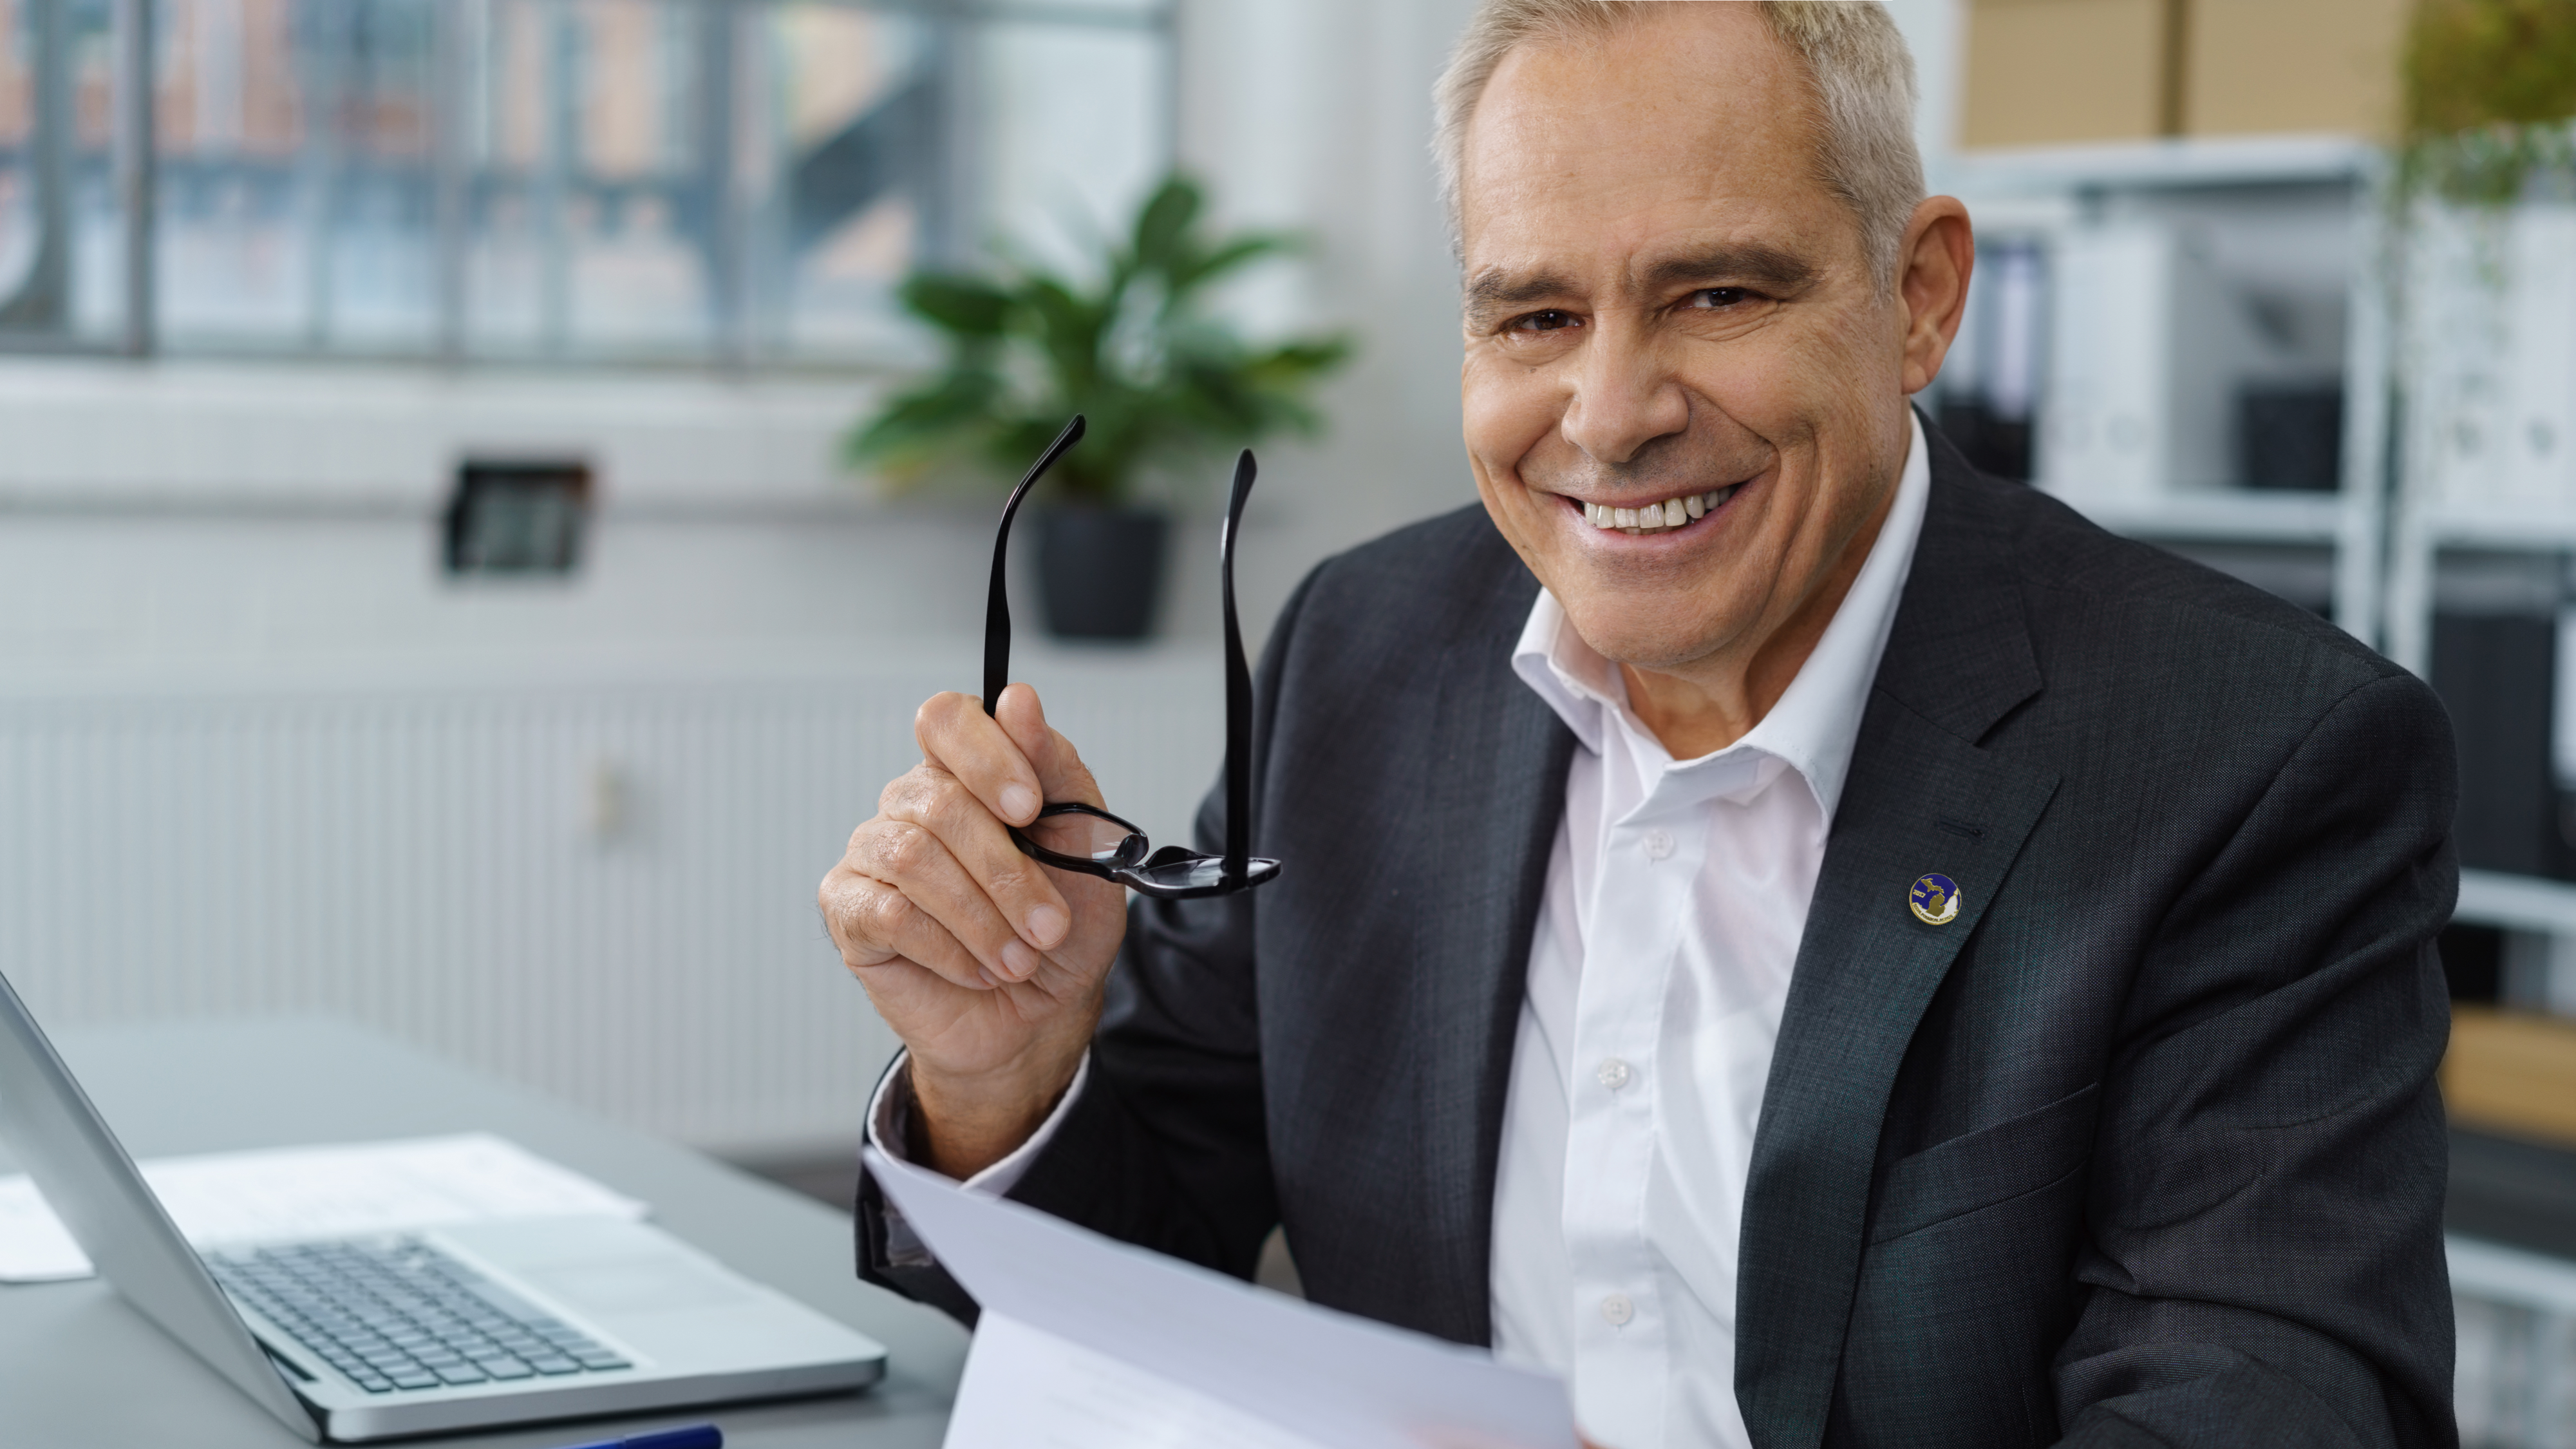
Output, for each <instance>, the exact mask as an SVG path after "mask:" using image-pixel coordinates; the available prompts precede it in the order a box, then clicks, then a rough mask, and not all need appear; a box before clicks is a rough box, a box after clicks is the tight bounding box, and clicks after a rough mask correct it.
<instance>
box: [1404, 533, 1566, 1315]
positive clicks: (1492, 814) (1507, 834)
mask: <svg viewBox="0 0 2576 1449" xmlns="http://www.w3.org/2000/svg"><path fill="white" fill-rule="evenodd" d="M1495 543H1496V546H1497V551H1498V552H1502V553H1503V556H1504V559H1505V560H1506V561H1507V563H1508V567H1507V568H1505V569H1502V570H1498V573H1499V574H1500V577H1499V578H1498V580H1497V583H1496V586H1495V588H1494V589H1493V591H1492V593H1491V596H1490V597H1486V598H1481V599H1475V600H1463V599H1462V600H1459V601H1458V604H1459V606H1460V607H1459V609H1458V612H1457V613H1456V614H1454V615H1453V616H1452V619H1453V621H1455V624H1456V627H1454V628H1451V629H1447V630H1434V631H1431V632H1430V633H1429V636H1428V637H1430V638H1433V639H1444V640H1448V641H1451V642H1450V643H1449V644H1448V646H1447V647H1444V648H1442V649H1441V651H1440V665H1439V680H1438V688H1437V690H1436V692H1435V694H1434V696H1433V698H1434V701H1435V702H1434V705H1433V709H1434V714H1433V716H1432V718H1431V720H1430V722H1429V729H1430V733H1431V736H1432V738H1433V739H1434V740H1435V741H1437V743H1436V744H1435V746H1434V747H1433V749H1432V751H1431V752H1430V759H1431V761H1432V766H1431V769H1430V771H1429V773H1428V776H1427V778H1426V779H1425V781H1424V794H1423V810H1422V814H1421V816H1420V817H1419V818H1418V819H1417V820H1415V821H1412V822H1408V823H1407V824H1406V826H1405V828H1406V829H1408V830H1409V831H1410V832H1411V833H1412V835H1413V837H1414V838H1415V839H1416V840H1418V841H1419V842H1420V852H1419V854H1418V855H1417V856H1416V857H1415V858H1416V861H1417V863H1418V865H1419V868H1420V870H1421V872H1422V876H1423V879H1424V882H1425V885H1426V887H1427V889H1426V890H1425V891H1424V893H1423V897H1422V900H1423V906H1422V909H1421V912H1420V916H1419V918H1418V919H1417V921H1416V923H1415V949H1414V970H1413V972H1412V979H1413V989H1412V990H1411V992H1410V993H1409V1003H1410V1008H1409V1009H1410V1010H1412V1011H1413V1012H1414V1013H1415V1021H1414V1028H1415V1029H1414V1030H1413V1031H1412V1032H1411V1033H1410V1034H1409V1036H1408V1039H1409V1040H1411V1041H1413V1042H1415V1043H1418V1044H1419V1052H1420V1055H1419V1058H1418V1062H1417V1073H1416V1077H1415V1080H1416V1081H1417V1082H1418V1083H1419V1089H1418V1093H1417V1100H1416V1101H1415V1102H1414V1103H1413V1104H1411V1105H1412V1108H1413V1111H1414V1112H1415V1114H1416V1116H1415V1121H1416V1122H1417V1123H1418V1124H1419V1127H1418V1131H1419V1133H1420V1147H1421V1166H1422V1174H1423V1180H1422V1190H1423V1201H1424V1204H1425V1208H1426V1211H1427V1212H1428V1214H1429V1216H1430V1219H1431V1220H1430V1221H1429V1222H1427V1223H1426V1224H1424V1227H1425V1229H1426V1231H1425V1232H1424V1234H1423V1238H1422V1243H1423V1245H1424V1249H1425V1251H1427V1252H1429V1253H1432V1254H1435V1255H1437V1256H1438V1257H1439V1258H1440V1259H1441V1261H1440V1262H1439V1263H1438V1264H1437V1271H1435V1272H1431V1273H1429V1274H1427V1275H1425V1278H1426V1281H1429V1282H1434V1283H1439V1284H1444V1285H1445V1284H1455V1285H1457V1286H1458V1288H1459V1290H1460V1292H1459V1295H1458V1299H1457V1301H1454V1302H1450V1303H1444V1304H1442V1305H1439V1306H1438V1308H1437V1309H1436V1310H1435V1319H1436V1321H1437V1323H1438V1328H1437V1329H1436V1331H1437V1332H1439V1333H1441V1334H1442V1335H1443V1336H1445V1337H1449V1338H1452V1339H1456V1340H1458V1341H1460V1342H1463V1343H1475V1344H1482V1343H1486V1342H1489V1341H1490V1340H1491V1337H1492V1307H1493V1305H1492V1301H1491V1294H1490V1285H1489V1276H1490V1267H1491V1263H1490V1256H1491V1253H1492V1243H1493V1223H1494V1177H1495V1164H1496V1159H1497V1156H1498V1153H1499V1151H1500V1145H1501V1141H1502V1124H1503V1099H1504V1095H1505V1093H1506V1091H1507V1090H1508V1088H1509V1085H1510V1078H1511V1054H1512V1042H1513V1039H1514V1036H1515V1033H1516V1032H1517V1030H1518V1025H1519V1020H1520V1009H1521V997H1522V994H1523V992H1524V990H1525V985H1526V979H1527V976H1528V967H1529V952H1530V935H1531V932H1532V930H1533V929H1534V928H1535V926H1536V923H1537V920H1538V908H1539V901H1540V897H1541V896H1542V894H1543V893H1544V892H1545V889H1546V883H1547V862H1548V855H1549V851H1550V848H1551V846H1552V844H1553V843H1554V840H1555V834H1556V829H1557V823H1558V821H1559V819H1560V818H1561V817H1562V816H1563V815H1564V813H1565V774H1566V768H1567V766H1568V764H1569V763H1570V762H1571V760H1572V757H1573V751H1574V737H1573V735H1572V734H1571V733H1569V732H1568V731H1567V730H1566V728H1565V725H1564V723H1563V722H1562V721H1560V720H1559V719H1558V718H1557V717H1556V715H1555V713H1554V712H1553V711H1551V710H1550V709H1549V708H1548V707H1547V704H1546V702H1545V701H1543V700H1541V699H1540V698H1539V697H1538V696H1537V695H1536V694H1535V693H1533V692H1531V690H1530V689H1529V687H1528V686H1527V685H1526V684H1524V683H1522V682H1521V680H1520V678H1519V676H1518V675H1516V674H1514V673H1513V672H1512V668H1511V650H1512V640H1513V639H1514V638H1515V637H1517V635H1518V633H1519V630H1520V628H1521V624H1522V622H1523V620H1524V619H1525V618H1526V617H1527V616H1528V613H1529V608H1530V604H1531V602H1532V601H1533V600H1534V599H1535V598H1536V597H1537V592H1538V590H1537V583H1536V581H1535V580H1533V579H1532V578H1531V577H1530V576H1529V574H1528V573H1527V571H1526V570H1524V569H1523V568H1522V567H1521V566H1520V562H1519V560H1518V559H1517V558H1514V557H1512V556H1511V555H1510V554H1509V553H1508V552H1507V551H1504V550H1502V549H1501V547H1500V544H1501V541H1500V539H1499V538H1497V539H1496V540H1495Z"/></svg>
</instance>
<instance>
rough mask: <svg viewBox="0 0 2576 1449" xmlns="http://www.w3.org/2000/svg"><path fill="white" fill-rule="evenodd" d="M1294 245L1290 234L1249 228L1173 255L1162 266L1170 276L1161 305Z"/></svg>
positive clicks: (1287, 249) (1291, 248)
mask: <svg viewBox="0 0 2576 1449" xmlns="http://www.w3.org/2000/svg"><path fill="white" fill-rule="evenodd" d="M1295 249H1296V242H1295V241H1294V240H1293V239H1292V238H1289V237H1285V236H1279V235H1275V234H1272V233H1267V232H1251V233H1247V234H1245V235H1243V236H1239V237H1236V238H1234V239H1233V240H1232V241H1228V242H1225V243H1222V244H1220V245H1219V246H1217V247H1216V248H1215V249H1214V250H1212V251H1209V252H1205V253H1202V254H1199V255H1196V256H1189V257H1181V258H1176V259H1174V260H1173V262H1172V263H1171V264H1170V265H1169V266H1168V267H1166V268H1165V269H1164V271H1165V274H1166V275H1167V276H1168V277H1169V278H1170V282H1169V284H1168V285H1169V286H1170V288H1171V297H1170V298H1169V299H1168V300H1167V301H1166V302H1165V304H1164V305H1165V306H1167V307H1168V306H1171V305H1173V304H1174V303H1177V302H1178V301H1180V300H1181V298H1182V297H1184V296H1185V295H1187V294H1188V293H1190V292H1193V291H1195V290H1196V289H1198V288H1200V287H1203V286H1205V285H1207V284H1208V283H1209V282H1212V281H1215V280H1216V279H1217V278H1218V277H1221V276H1223V275H1225V274H1226V273H1228V272H1231V271H1234V270H1236V269H1237V268H1239V267H1242V266H1244V265H1245V264H1247V263H1250V262H1255V261H1259V260H1260V259H1261V258H1263V257H1269V256H1277V255H1278V254H1280V253H1282V252H1287V251H1293V250H1295Z"/></svg>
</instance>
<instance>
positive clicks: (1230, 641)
mask: <svg viewBox="0 0 2576 1449" xmlns="http://www.w3.org/2000/svg"><path fill="white" fill-rule="evenodd" d="M1257 471H1259V470H1258V469H1257V468H1256V467H1255V465H1254V463H1253V461H1252V450H1251V449H1250V448H1246V449H1244V450H1243V456H1242V457H1240V458H1237V459H1236V460H1235V463H1234V491H1233V493H1232V494H1231V495H1230V496H1229V497H1228V498H1227V499H1226V503H1225V532H1224V534H1223V535H1221V536H1220V537H1219V539H1218V547H1217V586H1218V589H1219V592H1220V593H1222V594H1223V596H1224V599H1225V875H1224V880H1225V883H1226V884H1227V885H1229V886H1236V887H1240V886H1241V885H1242V884H1243V878H1244V873H1245V865H1244V861H1245V858H1246V857H1247V855H1248V854H1249V853H1250V852H1249V850H1248V846H1249V843H1250V840H1251V837H1252V671H1250V670H1249V669H1247V668H1245V667H1244V663H1243V630H1242V627H1241V626H1240V625H1239V624H1237V623H1236V622H1235V615H1234V536H1235V534H1236V533H1237V532H1238V531H1239V530H1240V529H1241V528H1242V526H1243V500H1244V499H1246V498H1248V497H1250V496H1251V494H1252V479H1253V475H1254V474H1255V473H1256V472H1257Z"/></svg>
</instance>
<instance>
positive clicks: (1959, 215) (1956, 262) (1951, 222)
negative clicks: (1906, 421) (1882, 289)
mask: <svg viewBox="0 0 2576 1449" xmlns="http://www.w3.org/2000/svg"><path fill="white" fill-rule="evenodd" d="M1896 267H1897V272H1896V296H1897V303H1898V305H1899V307H1901V308H1902V309H1903V312H1904V317H1905V392H1906V395H1907V396H1909V397H1910V396H1912V395H1913V394H1915V393H1918V392H1921V391H1922V390H1923V389H1925V388H1927V387H1930V386H1931V385H1932V379H1934V378H1936V377H1939V376H1940V375H1941V362H1942V359H1944V358H1946V357H1948V356H1949V355H1950V342H1951V339H1953V338H1955V337H1957V336H1958V335H1959V319H1960V318H1961V317H1964V316H1966V315H1967V310H1968V276H1969V274H1970V273H1971V272H1974V271H1975V270H1976V269H1977V235H1976V231H1975V229H1974V228H1973V227H1971V226H1970V225H1969V223H1968V208H1967V206H1966V205H1965V204H1964V203H1962V202H1961V201H1960V200H1959V199H1958V198H1957V197H1955V196H1935V197H1931V198H1928V199H1926V200H1925V201H1924V202H1923V204H1922V205H1920V206H1917V207H1915V208H1914V219H1913V220H1912V221H1911V222H1908V223H1907V224H1906V227H1905V242H1904V245H1903V246H1902V247H1900V248H1899V249H1898V251H1897V262H1896Z"/></svg>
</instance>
